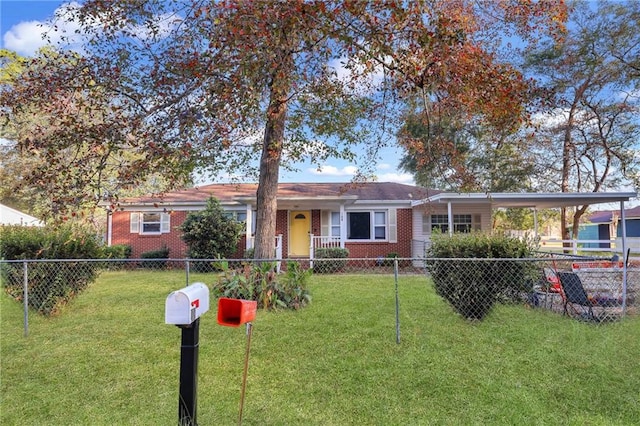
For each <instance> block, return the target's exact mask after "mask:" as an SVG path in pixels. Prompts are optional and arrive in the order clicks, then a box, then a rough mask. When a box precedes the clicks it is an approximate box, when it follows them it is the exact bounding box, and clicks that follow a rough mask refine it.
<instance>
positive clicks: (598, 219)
mask: <svg viewBox="0 0 640 426" xmlns="http://www.w3.org/2000/svg"><path fill="white" fill-rule="evenodd" d="M614 214H615V216H616V217H619V216H620V210H601V211H597V212H593V213H591V214H590V215H589V218H588V220H589V222H591V223H610V222H611V221H612V216H613V215H614ZM624 216H625V218H627V219H636V218H640V206H636V207H633V208H631V209H625V210H624Z"/></svg>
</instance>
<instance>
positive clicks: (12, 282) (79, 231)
mask: <svg viewBox="0 0 640 426" xmlns="http://www.w3.org/2000/svg"><path fill="white" fill-rule="evenodd" d="M100 254H101V247H100V242H99V239H98V237H97V236H96V235H95V234H93V232H91V231H90V230H88V229H84V228H81V227H77V226H70V225H67V226H63V227H58V228H49V227H43V228H28V227H21V226H5V227H0V256H1V257H3V258H4V259H7V260H18V259H25V260H27V259H33V260H36V259H38V260H40V259H63V260H68V261H64V262H55V263H54V262H37V263H36V262H31V263H29V264H28V267H27V282H28V288H27V291H28V296H29V299H28V300H29V306H30V307H32V308H34V309H35V310H36V311H38V312H39V313H41V314H43V315H46V316H49V315H53V314H55V313H57V312H58V311H59V310H60V308H61V307H62V306H64V305H66V304H68V303H69V301H70V300H71V299H73V297H75V296H76V295H77V294H78V293H80V292H81V291H83V290H84V289H85V288H87V287H88V286H89V284H90V283H91V282H93V281H94V280H95V278H96V277H97V275H98V267H99V265H98V264H97V263H96V262H82V261H77V259H96V258H98V257H99V256H100ZM0 273H1V274H2V282H3V286H4V289H5V291H6V292H7V293H8V294H9V295H10V296H11V297H12V298H14V299H15V300H18V301H22V300H23V293H24V283H23V282H24V272H23V264H20V263H9V264H3V265H2V271H0Z"/></svg>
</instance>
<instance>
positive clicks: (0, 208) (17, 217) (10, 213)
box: [0, 204, 44, 226]
mask: <svg viewBox="0 0 640 426" xmlns="http://www.w3.org/2000/svg"><path fill="white" fill-rule="evenodd" d="M0 225H25V226H43V225H44V224H43V223H42V221H40V219H38V218H36V217H33V216H31V215H28V214H26V213H23V212H21V211H19V210H16V209H12V208H11V207H9V206H5V205H4V204H0Z"/></svg>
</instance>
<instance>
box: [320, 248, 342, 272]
mask: <svg viewBox="0 0 640 426" xmlns="http://www.w3.org/2000/svg"><path fill="white" fill-rule="evenodd" d="M314 257H315V259H314V261H313V272H315V273H317V274H331V273H335V272H341V271H342V270H343V269H344V268H345V266H347V258H348V257H349V250H347V249H343V248H340V247H329V248H317V249H316V250H315V256H314ZM323 259H326V260H323Z"/></svg>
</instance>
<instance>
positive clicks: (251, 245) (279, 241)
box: [246, 234, 282, 260]
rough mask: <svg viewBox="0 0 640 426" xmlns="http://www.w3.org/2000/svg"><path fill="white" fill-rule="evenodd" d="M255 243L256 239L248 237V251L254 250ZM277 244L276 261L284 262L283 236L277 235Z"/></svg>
mask: <svg viewBox="0 0 640 426" xmlns="http://www.w3.org/2000/svg"><path fill="white" fill-rule="evenodd" d="M255 242H256V239H255V237H247V247H246V249H247V250H249V249H252V248H254V247H255ZM275 244H276V259H278V260H282V234H278V235H276V239H275Z"/></svg>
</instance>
